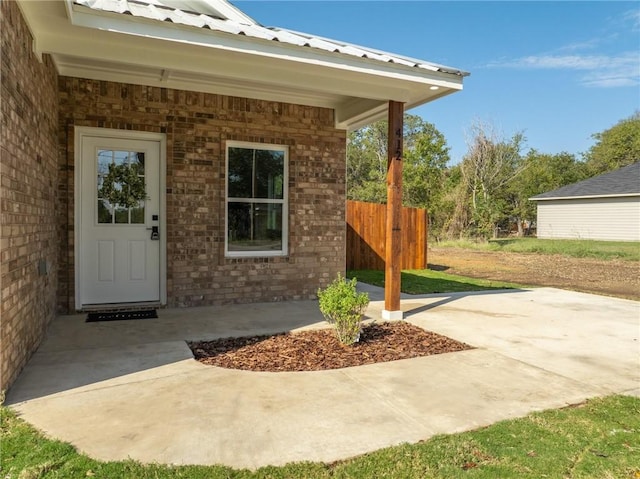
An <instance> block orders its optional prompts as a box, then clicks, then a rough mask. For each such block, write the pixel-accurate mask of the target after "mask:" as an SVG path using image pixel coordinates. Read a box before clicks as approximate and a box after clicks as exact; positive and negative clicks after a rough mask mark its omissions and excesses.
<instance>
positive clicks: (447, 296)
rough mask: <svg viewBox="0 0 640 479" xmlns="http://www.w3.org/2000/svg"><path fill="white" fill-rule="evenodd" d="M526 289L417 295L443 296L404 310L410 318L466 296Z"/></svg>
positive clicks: (422, 297)
mask: <svg viewBox="0 0 640 479" xmlns="http://www.w3.org/2000/svg"><path fill="white" fill-rule="evenodd" d="M526 292H527V290H526V289H493V290H488V291H466V292H462V293H437V294H428V295H416V296H415V298H416V299H424V298H442V299H440V300H438V301H434V302H432V303H428V304H424V305H422V306H419V307H417V308H413V309H410V310H407V311H405V312H404V317H405V319H406V318H409V317H411V316H415V315H416V314H420V313H424V312H425V311H429V310H431V309H435V308H437V307H440V306H444V305H445V304H448V303H451V302H453V301H457V300H459V299H462V298H466V297H469V296H486V295H500V294H505V293H526Z"/></svg>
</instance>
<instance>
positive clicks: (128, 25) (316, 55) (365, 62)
mask: <svg viewBox="0 0 640 479" xmlns="http://www.w3.org/2000/svg"><path fill="white" fill-rule="evenodd" d="M73 22H74V25H77V26H82V27H89V28H94V29H100V30H105V31H110V32H118V33H123V34H128V35H136V36H142V37H148V38H155V39H159V40H164V41H172V42H178V43H182V44H188V45H199V46H205V47H209V48H211V47H214V48H216V49H220V50H227V51H230V52H236V53H248V54H251V55H255V56H262V57H267V58H273V59H279V60H286V61H290V62H295V63H298V64H307V65H316V66H322V67H325V68H331V69H336V70H343V71H344V70H347V71H353V72H358V73H362V74H366V75H371V76H378V77H383V78H384V77H387V78H393V79H395V80H402V81H408V82H416V83H423V84H428V85H437V86H441V87H443V88H444V87H446V88H453V89H462V77H461V76H457V75H452V74H447V73H441V72H437V71H431V70H427V69H424V68H418V67H409V66H404V65H399V64H396V63H389V64H385V63H382V62H380V61H377V60H370V59H365V58H358V57H354V56H350V55H345V54H339V53H334V52H325V51H323V50H319V49H314V48H311V47H298V46H296V45H290V44H287V43H284V42H277V41H273V40H262V39H259V38H255V37H248V36H245V35H238V34H231V33H224V32H217V31H214V30H209V29H201V28H197V27H189V26H185V25H179V24H174V23H167V22H164V23H159V22H157V21H152V20H149V19H145V18H142V17H133V16H125V15H122V14H113V13H109V12H96V11H95V10H91V9H89V8H87V7H82V6H78V5H74V14H73Z"/></svg>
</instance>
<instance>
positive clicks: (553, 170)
mask: <svg viewBox="0 0 640 479" xmlns="http://www.w3.org/2000/svg"><path fill="white" fill-rule="evenodd" d="M586 175H587V172H586V167H585V164H584V163H582V162H579V161H578V160H577V159H576V157H575V156H574V155H572V154H570V153H566V152H562V153H558V154H556V155H549V154H545V153H539V152H538V151H536V150H531V151H529V153H528V154H527V155H526V156H525V158H524V161H523V164H522V170H521V172H520V174H518V175H517V176H516V177H514V179H513V180H512V181H511V182H510V183H509V187H508V192H507V194H508V197H509V203H510V210H509V211H508V212H507V213H508V214H509V215H510V216H511V217H512V218H513V220H514V221H515V222H516V224H517V225H518V233H519V234H520V235H522V234H523V231H522V222H523V221H535V219H536V215H537V211H536V204H535V203H534V202H533V201H529V198H531V197H532V196H535V195H539V194H540V193H544V192H546V191H552V190H555V189H558V188H560V187H562V186H565V185H569V184H571V183H576V182H578V181H581V180H583V179H585V178H586Z"/></svg>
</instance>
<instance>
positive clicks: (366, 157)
mask: <svg viewBox="0 0 640 479" xmlns="http://www.w3.org/2000/svg"><path fill="white" fill-rule="evenodd" d="M387 134H388V133H387V122H386V121H384V120H382V121H378V122H376V123H373V124H371V125H369V126H367V127H365V128H361V129H360V130H356V131H354V132H352V133H350V134H349V140H348V145H347V198H349V199H353V200H358V201H369V202H373V203H386V200H387V189H386V176H387ZM403 161H404V163H403V172H402V181H403V204H404V205H405V206H412V207H417V208H427V209H428V211H429V219H430V225H431V226H430V228H431V229H433V228H438V227H439V226H438V224H436V217H439V216H438V215H437V212H438V205H439V201H440V199H441V197H442V193H443V184H444V179H445V172H446V168H447V163H448V162H449V147H448V146H447V142H446V139H445V138H444V135H443V134H442V133H440V132H439V131H438V130H437V129H436V127H435V126H434V125H433V124H431V123H429V122H427V121H424V120H423V119H422V118H420V117H419V116H416V115H405V117H404V157H403Z"/></svg>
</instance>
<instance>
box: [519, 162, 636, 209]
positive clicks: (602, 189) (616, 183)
mask: <svg viewBox="0 0 640 479" xmlns="http://www.w3.org/2000/svg"><path fill="white" fill-rule="evenodd" d="M636 195H640V161H638V162H636V163H633V164H631V165H628V166H625V167H623V168H620V169H618V170H615V171H611V172H609V173H604V174H602V175H599V176H594V177H593V178H589V179H587V180H584V181H580V182H578V183H574V184H572V185H567V186H563V187H562V188H558V189H557V190H553V191H548V192H546V193H542V194H540V195H537V196H534V197H533V198H531V200H533V201H541V200H557V199H572V198H573V199H576V198H597V197H614V196H636Z"/></svg>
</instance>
